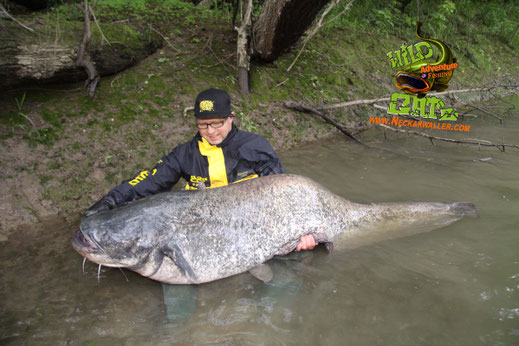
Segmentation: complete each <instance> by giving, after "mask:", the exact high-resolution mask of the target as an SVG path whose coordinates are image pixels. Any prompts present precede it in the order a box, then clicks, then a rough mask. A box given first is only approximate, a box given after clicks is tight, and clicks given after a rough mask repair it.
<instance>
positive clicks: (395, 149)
mask: <svg viewBox="0 0 519 346" xmlns="http://www.w3.org/2000/svg"><path fill="white" fill-rule="evenodd" d="M517 115H518V114H517V113H516V114H515V117H514V118H506V119H505V125H498V124H496V121H495V119H486V118H485V119H476V120H474V121H471V132H470V137H476V138H486V139H489V140H494V141H500V140H503V141H505V142H509V143H517V142H519V119H518V117H517ZM437 134H438V135H444V134H443V133H441V132H438V133H437ZM389 136H390V138H391V140H389V141H384V140H383V136H382V135H381V133H380V132H377V131H376V130H375V131H371V132H370V133H366V134H365V136H364V140H365V141H366V142H367V143H368V144H369V146H370V148H364V147H361V146H358V145H355V144H353V143H351V142H346V141H344V140H343V138H341V137H337V138H333V139H328V140H326V141H323V142H321V143H314V144H311V145H308V146H304V147H301V148H299V149H296V150H292V151H290V152H288V153H284V154H283V155H282V157H281V159H282V161H283V162H284V165H285V167H286V168H287V169H288V171H289V172H291V173H296V174H301V175H306V176H309V177H311V178H313V179H315V180H317V181H319V182H321V183H322V184H323V185H325V186H327V187H328V188H329V189H331V190H333V191H334V192H336V193H337V194H339V195H341V196H343V197H345V198H348V199H351V200H354V201H359V202H385V201H403V200H421V201H469V202H473V203H475V204H476V205H477V207H478V209H479V213H480V218H479V219H465V220H462V221H460V222H458V223H455V224H453V225H450V226H448V227H445V228H443V229H440V230H436V231H433V232H429V233H426V234H421V235H417V236H413V237H409V238H403V239H397V240H392V241H387V242H383V243H379V244H377V245H373V246H369V247H364V248H359V249H356V250H351V251H345V252H335V253H333V254H331V255H327V254H326V252H325V251H324V249H322V248H319V249H317V250H315V251H312V252H311V253H308V252H307V253H303V254H296V253H294V254H290V255H289V256H285V257H284V258H278V259H274V260H272V261H271V265H272V267H273V270H274V274H275V279H274V281H273V283H271V284H263V283H261V282H259V281H258V280H256V279H254V278H253V277H252V276H250V275H249V274H242V275H237V276H234V277H231V278H228V279H224V280H219V281H216V282H212V283H209V284H203V285H198V286H194V288H193V289H194V290H195V292H196V306H195V308H194V309H193V312H192V313H191V315H189V316H186V317H185V318H184V319H181V320H178V321H176V322H172V321H168V318H167V314H166V307H165V305H164V303H163V290H162V286H161V284H160V283H157V282H154V281H152V280H149V279H146V278H143V277H141V276H139V275H137V274H135V273H133V272H130V271H126V270H125V271H124V274H125V275H123V273H122V272H121V271H119V270H117V269H113V268H102V269H101V272H100V280H99V281H98V278H97V270H98V267H97V265H95V264H93V263H90V262H88V263H86V265H85V273H83V272H82V258H81V257H80V256H79V255H78V254H76V253H75V251H74V250H73V249H72V247H71V246H70V238H71V236H72V233H73V231H74V230H75V228H76V227H77V224H76V225H70V224H67V223H66V222H65V221H63V220H59V219H58V220H51V221H48V222H45V223H43V224H40V225H36V226H33V227H31V228H25V229H22V230H20V232H18V233H16V234H14V235H13V236H11V237H10V238H9V241H7V242H3V243H0V261H1V263H2V264H1V266H0V275H1V286H0V302H1V303H0V304H1V305H0V342H1V343H3V344H13V345H18V344H52V345H57V344H79V345H83V344H90V343H92V344H96V345H104V344H114V345H115V344H123V343H125V344H139V345H140V344H172V343H180V344H182V343H184V344H186V343H190V344H193V343H194V344H205V343H216V344H222V343H233V344H330V345H332V344H343V345H366V344H368V345H373V344H399V345H400V344H402V345H417V344H418V345H420V344H423V345H445V344H448V345H474V344H488V345H512V344H519V327H518V321H519V293H518V292H519V232H518V227H519V214H518V213H517V210H519V183H518V182H519V151H517V150H511V149H510V150H507V151H506V152H505V153H500V152H499V151H498V150H497V149H494V148H477V147H468V146H460V145H452V144H446V143H437V145H436V146H431V145H430V143H429V142H428V141H427V140H424V139H420V138H413V137H402V136H398V137H397V136H396V135H395V136H392V135H389ZM458 136H460V137H462V136H468V135H467V134H458ZM481 158H485V160H483V161H480V160H479V159H481ZM488 158H491V159H490V160H488Z"/></svg>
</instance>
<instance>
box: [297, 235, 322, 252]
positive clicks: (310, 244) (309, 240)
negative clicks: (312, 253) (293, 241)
mask: <svg viewBox="0 0 519 346" xmlns="http://www.w3.org/2000/svg"><path fill="white" fill-rule="evenodd" d="M316 246H317V242H316V241H315V239H314V236H313V235H311V234H307V235H304V236H302V237H301V241H300V242H299V245H297V247H296V251H301V250H312V249H313V248H314V247H316Z"/></svg>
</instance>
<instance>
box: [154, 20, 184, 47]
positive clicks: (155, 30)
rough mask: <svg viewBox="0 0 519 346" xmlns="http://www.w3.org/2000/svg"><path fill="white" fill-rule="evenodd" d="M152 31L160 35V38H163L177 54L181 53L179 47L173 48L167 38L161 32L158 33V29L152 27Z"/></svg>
mask: <svg viewBox="0 0 519 346" xmlns="http://www.w3.org/2000/svg"><path fill="white" fill-rule="evenodd" d="M150 29H151V30H153V31H154V32H156V33H157V34H159V35H160V37H162V39H163V40H164V41H165V42H166V43H167V44H168V46H170V47H171V48H173V49H174V50H175V51H176V52H177V53H180V49H178V48H177V47H175V46H173V45H172V44H171V43H170V42H169V41H168V40H167V39H166V38H165V37H164V35H162V34H161V32H160V31H158V30H157V29H155V28H154V27H153V26H151V25H150Z"/></svg>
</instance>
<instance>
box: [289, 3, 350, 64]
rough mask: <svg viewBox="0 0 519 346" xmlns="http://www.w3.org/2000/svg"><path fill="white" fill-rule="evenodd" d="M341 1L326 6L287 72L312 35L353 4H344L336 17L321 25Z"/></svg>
mask: <svg viewBox="0 0 519 346" xmlns="http://www.w3.org/2000/svg"><path fill="white" fill-rule="evenodd" d="M340 1H341V0H334V1H333V2H332V3H331V4H330V6H328V7H327V8H326V10H324V12H323V14H322V15H321V17H320V18H319V21H318V22H317V25H316V26H315V27H314V28H313V30H312V31H311V32H310V34H308V36H306V38H305V39H304V41H303V46H302V47H301V50H299V53H297V56H296V58H295V59H294V61H292V63H291V64H290V66H289V67H288V68H287V72H288V71H290V70H291V69H292V67H294V64H295V63H296V61H297V59H299V56H300V55H301V53H302V52H303V50H304V49H305V46H306V43H307V42H308V41H309V40H310V39H311V38H312V37H314V35H315V34H316V33H317V31H318V30H319V29H320V28H321V27H322V26H326V25H328V24H330V23H331V22H333V21H334V20H336V19H337V18H339V17H340V16H342V15H343V13H345V12H346V11H347V10H348V9H349V8H350V6H351V4H352V3H353V1H354V0H351V1H350V2H349V3H347V4H346V6H345V7H344V9H343V10H342V11H341V12H340V13H339V14H338V15H336V16H335V17H333V18H332V19H330V20H329V21H327V22H326V23H324V24H323V20H324V18H326V16H327V15H328V13H330V11H331V10H332V8H334V7H335V6H337V5H338V4H339V2H340Z"/></svg>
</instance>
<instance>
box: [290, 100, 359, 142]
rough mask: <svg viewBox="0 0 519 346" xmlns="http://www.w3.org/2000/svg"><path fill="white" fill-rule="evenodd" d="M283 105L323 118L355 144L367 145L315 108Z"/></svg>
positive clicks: (294, 104)
mask: <svg viewBox="0 0 519 346" xmlns="http://www.w3.org/2000/svg"><path fill="white" fill-rule="evenodd" d="M283 104H284V105H285V107H287V108H290V109H295V110H297V111H299V112H305V113H313V114H317V115H318V116H320V117H321V118H323V119H324V120H325V121H326V122H327V123H329V124H332V125H333V126H335V127H336V128H337V129H338V130H339V131H341V132H342V133H344V134H345V135H346V136H348V137H350V138H351V139H353V140H354V141H355V142H357V143H359V144H362V145H365V144H364V143H362V142H361V141H359V140H358V139H357V138H355V137H354V136H353V134H351V133H350V132H349V131H348V130H347V128H346V126H343V125H341V124H339V123H338V122H336V121H335V120H333V119H332V118H330V117H329V116H327V115H326V114H324V113H323V112H321V111H319V110H317V109H315V108H312V107H309V106H305V105H302V104H300V103H297V102H293V101H285V102H284V103H283Z"/></svg>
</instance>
